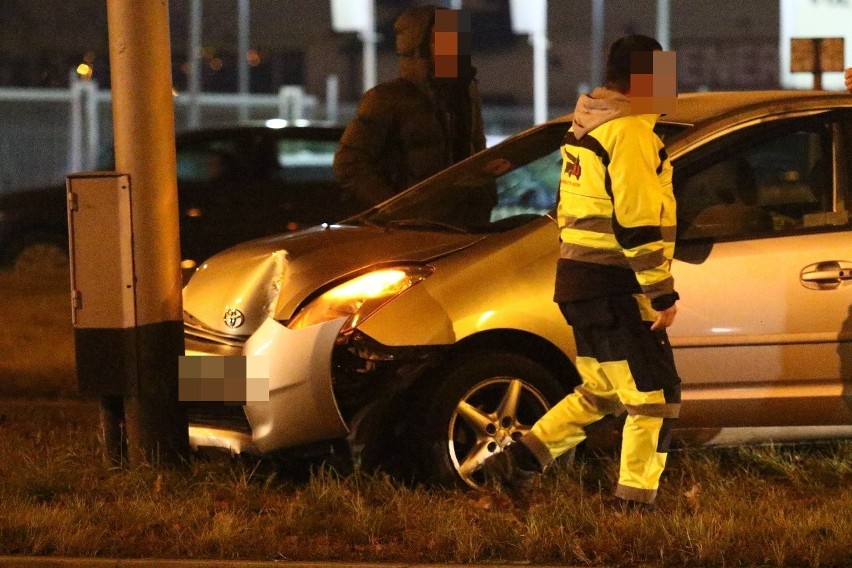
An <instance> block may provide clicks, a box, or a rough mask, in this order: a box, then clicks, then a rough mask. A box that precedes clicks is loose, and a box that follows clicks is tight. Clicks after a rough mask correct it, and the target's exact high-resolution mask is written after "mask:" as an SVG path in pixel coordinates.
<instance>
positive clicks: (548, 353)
mask: <svg viewBox="0 0 852 568" xmlns="http://www.w3.org/2000/svg"><path fill="white" fill-rule="evenodd" d="M472 351H502V352H506V353H516V354H518V355H522V356H524V357H527V358H528V359H531V360H533V361H535V362H537V363H539V364H541V365H543V366H544V367H545V368H547V370H549V371H550V372H551V373H553V376H554V377H556V380H558V381H559V383H560V384H561V385H562V386H563V387H564V388H565V390H566V391H571V390H573V389H574V387H576V386H577V385H579V384H580V375H579V373H578V372H577V368H576V367H575V366H574V362H573V361H572V360H571V358H569V357H568V356H567V355H566V354H565V353H564V352H563V351H562V350H561V349H559V348H558V347H557V346H556V345H554V344H553V343H551V342H550V341H548V340H546V339H544V338H542V337H540V336H538V335H535V334H533V333H530V332H527V331H521V330H517V329H490V330H487V331H482V332H479V333H475V334H473V335H470V336H468V337H465V338H464V339H462V340H461V341H459V342H458V343H456V344H454V345H453V346H452V348H451V349H450V358H453V359H455V358H456V357H463V356H465V355H466V354H468V353H470V352H472Z"/></svg>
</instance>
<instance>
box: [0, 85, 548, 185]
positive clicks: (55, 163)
mask: <svg viewBox="0 0 852 568" xmlns="http://www.w3.org/2000/svg"><path fill="white" fill-rule="evenodd" d="M336 90H337V89H336V81H335V80H334V78H333V77H331V78H329V81H328V84H327V93H326V98H325V99H324V100H323V101H320V100H319V99H318V97H316V96H313V95H308V94H305V92H304V90H303V89H302V88H301V87H298V86H287V87H282V88H281V89H280V91H279V93H278V95H260V94H249V95H239V94H231V93H201V94H199V95H198V96H197V97H195V98H194V99H190V97H189V96H188V95H186V94H176V95H175V98H174V100H175V127H176V129H177V130H179V131H180V130H186V129H188V128H191V127H192V126H193V125H195V126H196V127H200V128H204V127H213V126H222V125H229V124H236V123H238V122H242V121H244V119H245V118H244V117H247V120H249V121H263V120H268V119H271V118H284V119H298V118H304V119H308V120H328V121H331V122H340V123H346V122H347V121H348V120H350V119H351V117H352V116H353V115H354V112H355V108H356V103H354V102H351V103H340V102H338V101H337V100H336ZM563 111H564V109H563ZM0 117H2V118H0V193H10V192H13V191H18V190H21V189H25V188H30V187H39V186H43V185H49V184H56V183H62V182H63V181H64V178H65V176H66V175H67V174H68V173H71V172H78V171H86V170H92V169H96V168H97V166H98V162H99V157H100V156H101V155H102V154H103V153H104V151H105V150H107V149H108V148H109V147H110V145H111V141H112V107H111V94H110V92H109V91H106V90H101V89H98V86H97V83H95V82H92V81H87V80H81V79H78V78H76V75H75V77H74V78H72V80H71V84H70V87H69V88H67V89H15V88H12V89H9V88H5V89H0ZM483 120H484V122H485V125H486V133H487V134H488V136H489V141H490V142H492V143H493V142H494V141H496V140H499V139H501V138H503V137H505V136H507V135H510V134H513V133H515V132H517V131H519V130H522V129H524V128H526V127H528V126H530V125H532V123H533V109H532V107H531V106H527V107H508V106H506V107H502V106H485V107H484V108H483Z"/></svg>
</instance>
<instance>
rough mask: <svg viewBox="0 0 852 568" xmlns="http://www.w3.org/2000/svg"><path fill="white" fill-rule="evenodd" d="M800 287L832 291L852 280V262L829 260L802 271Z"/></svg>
mask: <svg viewBox="0 0 852 568" xmlns="http://www.w3.org/2000/svg"><path fill="white" fill-rule="evenodd" d="M800 279H801V282H802V285H804V286H805V288H810V289H812V290H834V289H835V288H838V287H839V286H840V285H841V284H843V283H844V282H848V281H850V280H852V262H847V261H842V260H840V261H838V260H831V261H827V262H817V263H816V264H811V265H809V266H806V267H805V268H803V269H802V273H801V275H800Z"/></svg>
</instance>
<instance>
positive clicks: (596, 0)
mask: <svg viewBox="0 0 852 568" xmlns="http://www.w3.org/2000/svg"><path fill="white" fill-rule="evenodd" d="M603 51H604V0H592V52H591V66H590V69H589V73H590V76H589V81H590V82H591V84H592V88H593V89H594V88H595V87H600V86H601V85H603V59H604V55H603Z"/></svg>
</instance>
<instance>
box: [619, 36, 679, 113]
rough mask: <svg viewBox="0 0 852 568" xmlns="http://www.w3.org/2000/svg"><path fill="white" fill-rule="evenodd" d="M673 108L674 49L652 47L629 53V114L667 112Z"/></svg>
mask: <svg viewBox="0 0 852 568" xmlns="http://www.w3.org/2000/svg"><path fill="white" fill-rule="evenodd" d="M649 62H650V66H649ZM649 69H650V71H649ZM676 110H677V60H676V56H675V52H674V51H653V52H637V53H633V54H631V57H630V112H631V113H633V114H670V113H673V112H675V111H676Z"/></svg>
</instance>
